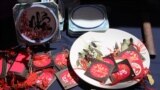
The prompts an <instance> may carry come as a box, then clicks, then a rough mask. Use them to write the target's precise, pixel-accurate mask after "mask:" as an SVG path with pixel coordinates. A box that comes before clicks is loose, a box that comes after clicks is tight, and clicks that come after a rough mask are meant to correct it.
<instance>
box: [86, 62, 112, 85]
mask: <svg viewBox="0 0 160 90" xmlns="http://www.w3.org/2000/svg"><path fill="white" fill-rule="evenodd" d="M113 69H114V66H113V65H112V64H108V63H106V62H103V61H99V60H94V61H93V62H92V63H91V65H90V66H89V68H88V69H87V71H86V72H85V75H87V76H88V77H90V78H92V79H95V80H97V81H100V82H105V81H106V80H107V79H108V77H109V76H110V74H111V72H112V71H113Z"/></svg>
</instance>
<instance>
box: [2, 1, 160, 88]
mask: <svg viewBox="0 0 160 90" xmlns="http://www.w3.org/2000/svg"><path fill="white" fill-rule="evenodd" d="M82 1H84V0H82ZM89 1H93V0H85V3H87V2H89ZM100 1H102V0H100ZM100 1H99V0H97V2H100ZM108 1H110V3H108V2H106V7H107V12H108V16H109V21H110V25H111V27H112V28H116V29H121V30H124V31H126V32H129V33H131V34H133V35H135V36H136V37H137V38H139V39H140V40H142V33H141V29H140V27H139V26H140V24H141V23H142V22H141V9H140V8H141V6H142V4H141V3H139V1H140V0H135V1H134V0H132V1H133V3H134V4H133V3H131V4H127V3H126V2H128V1H127V0H120V1H122V2H120V1H119V2H117V1H116V0H108ZM123 1H124V2H123ZM142 1H144V0H142ZM147 1H158V0H147ZM15 3H16V0H2V2H1V5H0V12H2V13H1V16H0V41H1V44H0V49H6V48H8V47H11V46H15V45H16V44H17V42H16V34H15V30H14V28H15V27H14V21H13V17H12V7H13V6H14V4H15ZM142 3H143V2H142ZM104 4H105V3H104ZM152 4H153V3H152ZM155 4H158V5H155ZM159 4H160V3H155V2H154V4H153V5H152V6H151V7H154V6H158V9H157V8H156V9H154V10H153V9H151V11H153V12H152V13H151V22H152V24H153V28H152V29H153V38H154V44H155V48H156V54H157V55H156V57H155V58H151V64H150V70H151V73H152V75H153V78H154V80H155V84H154V85H153V86H152V87H153V88H154V89H155V90H159V88H160V71H159V70H158V69H159V67H160V55H159V54H160V45H159V40H160V23H159V21H160V18H159V15H160V13H159V12H157V11H158V10H160V9H159ZM107 5H109V6H107ZM130 5H131V6H130ZM137 5H138V7H137ZM128 26H129V27H128ZM154 26H158V27H154ZM61 36H62V38H61V40H59V41H58V42H56V43H53V44H51V47H54V48H56V49H55V50H54V51H53V52H54V53H56V52H59V51H60V50H61V49H62V47H63V46H65V47H66V48H70V47H71V46H72V44H73V42H74V41H75V40H76V38H71V37H69V36H68V35H67V34H66V31H62V33H61ZM91 89H96V90H102V89H101V88H97V87H94V86H91V85H89V84H88V83H86V82H83V81H82V82H81V83H79V85H78V86H76V87H74V88H72V89H71V90H91ZM49 90H63V88H62V86H61V85H60V84H59V82H58V80H56V81H55V82H54V83H53V84H52V85H51V87H50V88H49ZM123 90H144V88H143V87H141V85H139V84H136V85H134V86H132V87H129V88H126V89H123Z"/></svg>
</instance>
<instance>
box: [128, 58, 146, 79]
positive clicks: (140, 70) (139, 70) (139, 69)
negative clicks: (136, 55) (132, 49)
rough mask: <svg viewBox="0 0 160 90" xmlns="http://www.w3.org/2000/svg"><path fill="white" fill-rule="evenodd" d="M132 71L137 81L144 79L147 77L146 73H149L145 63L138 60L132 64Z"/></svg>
mask: <svg viewBox="0 0 160 90" xmlns="http://www.w3.org/2000/svg"><path fill="white" fill-rule="evenodd" d="M130 64H131V66H132V69H133V71H134V73H135V75H136V76H135V77H134V78H135V79H142V78H143V77H144V76H146V75H147V73H146V71H148V70H147V69H145V68H144V66H143V61H142V60H136V61H132V62H130Z"/></svg>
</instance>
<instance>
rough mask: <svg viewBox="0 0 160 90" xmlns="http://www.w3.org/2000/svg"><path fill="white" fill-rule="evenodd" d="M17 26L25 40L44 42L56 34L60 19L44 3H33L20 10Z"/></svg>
mask: <svg viewBox="0 0 160 90" xmlns="http://www.w3.org/2000/svg"><path fill="white" fill-rule="evenodd" d="M16 28H17V30H18V33H19V34H20V36H21V37H22V38H23V39H24V40H26V41H28V42H29V43H33V44H42V43H45V42H47V41H49V40H50V39H51V38H52V37H53V36H54V35H55V34H56V32H57V28H58V21H57V18H56V15H55V13H53V11H52V10H50V9H49V8H47V7H46V6H44V5H40V4H37V5H36V4H33V5H32V6H30V7H28V8H25V9H22V10H21V11H20V14H19V16H18V18H17V20H16Z"/></svg>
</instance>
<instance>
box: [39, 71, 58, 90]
mask: <svg viewBox="0 0 160 90" xmlns="http://www.w3.org/2000/svg"><path fill="white" fill-rule="evenodd" d="M56 72H57V70H56V69H54V68H48V69H44V70H43V71H42V72H40V73H41V74H40V75H39V76H38V78H37V80H36V86H38V87H40V88H41V89H46V88H48V87H49V85H50V84H51V83H52V82H54V81H55V79H56V77H55V73H56Z"/></svg>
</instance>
